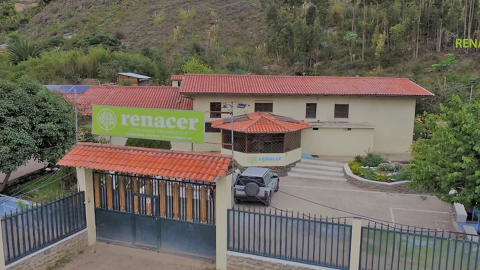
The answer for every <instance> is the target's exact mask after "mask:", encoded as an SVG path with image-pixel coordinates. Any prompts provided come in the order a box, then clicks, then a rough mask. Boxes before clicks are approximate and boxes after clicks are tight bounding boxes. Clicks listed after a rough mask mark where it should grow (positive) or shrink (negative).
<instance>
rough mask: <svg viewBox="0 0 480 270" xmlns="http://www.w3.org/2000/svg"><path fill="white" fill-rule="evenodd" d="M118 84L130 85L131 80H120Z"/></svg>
mask: <svg viewBox="0 0 480 270" xmlns="http://www.w3.org/2000/svg"><path fill="white" fill-rule="evenodd" d="M118 85H123V86H130V85H132V82H131V81H129V80H121V81H120V82H119V83H118Z"/></svg>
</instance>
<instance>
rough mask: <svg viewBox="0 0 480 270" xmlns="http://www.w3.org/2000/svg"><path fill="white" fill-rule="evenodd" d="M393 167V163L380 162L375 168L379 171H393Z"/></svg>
mask: <svg viewBox="0 0 480 270" xmlns="http://www.w3.org/2000/svg"><path fill="white" fill-rule="evenodd" d="M395 168H396V166H395V164H394V163H381V164H380V165H378V167H377V170H378V171H381V172H387V171H390V172H393V171H395Z"/></svg>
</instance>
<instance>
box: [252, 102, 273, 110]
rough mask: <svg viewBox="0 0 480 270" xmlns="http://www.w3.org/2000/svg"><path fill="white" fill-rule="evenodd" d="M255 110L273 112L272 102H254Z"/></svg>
mask: <svg viewBox="0 0 480 270" xmlns="http://www.w3.org/2000/svg"><path fill="white" fill-rule="evenodd" d="M255 112H273V103H255Z"/></svg>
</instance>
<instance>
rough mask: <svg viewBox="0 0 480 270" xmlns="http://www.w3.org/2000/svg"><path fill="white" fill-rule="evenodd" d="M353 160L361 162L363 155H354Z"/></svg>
mask: <svg viewBox="0 0 480 270" xmlns="http://www.w3.org/2000/svg"><path fill="white" fill-rule="evenodd" d="M354 161H355V162H358V163H360V164H362V161H363V157H362V156H361V155H356V156H355V159H354Z"/></svg>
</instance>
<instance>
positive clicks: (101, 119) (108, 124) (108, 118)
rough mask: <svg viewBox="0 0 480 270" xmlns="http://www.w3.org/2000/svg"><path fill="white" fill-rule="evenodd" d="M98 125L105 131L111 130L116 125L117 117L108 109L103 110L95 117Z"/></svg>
mask: <svg viewBox="0 0 480 270" xmlns="http://www.w3.org/2000/svg"><path fill="white" fill-rule="evenodd" d="M97 122H98V125H99V126H100V127H101V128H103V129H104V130H105V131H109V130H112V129H113V128H114V127H115V125H116V124H117V116H116V115H115V113H114V112H112V111H111V110H109V109H103V110H101V111H100V112H98V115H97Z"/></svg>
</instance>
